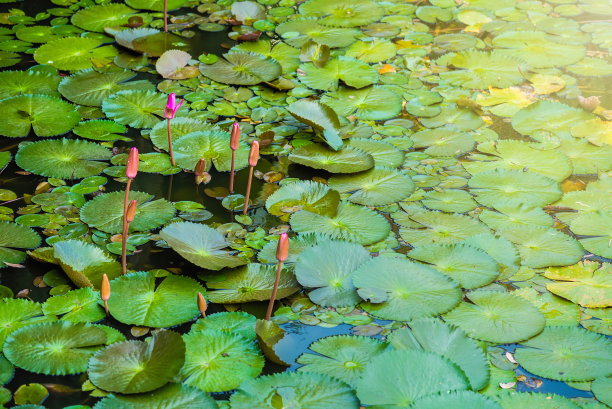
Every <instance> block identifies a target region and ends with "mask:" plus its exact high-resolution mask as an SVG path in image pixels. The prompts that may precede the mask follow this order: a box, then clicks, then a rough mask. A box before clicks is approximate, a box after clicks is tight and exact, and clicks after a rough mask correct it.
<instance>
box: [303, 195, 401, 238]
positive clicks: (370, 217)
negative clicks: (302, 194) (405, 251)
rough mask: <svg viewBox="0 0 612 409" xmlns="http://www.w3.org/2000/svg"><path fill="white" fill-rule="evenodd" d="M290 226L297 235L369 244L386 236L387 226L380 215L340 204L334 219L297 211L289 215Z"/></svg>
mask: <svg viewBox="0 0 612 409" xmlns="http://www.w3.org/2000/svg"><path fill="white" fill-rule="evenodd" d="M291 227H292V228H293V230H295V231H296V232H298V233H301V234H308V233H320V234H323V235H327V236H329V237H330V238H331V239H339V240H348V241H355V242H357V243H360V244H364V245H365V244H372V243H375V242H377V241H380V240H382V239H384V238H385V237H387V235H388V234H389V231H390V230H391V229H390V226H389V223H388V222H387V220H386V219H385V218H384V217H383V216H381V215H380V214H378V213H376V212H374V211H373V210H370V209H368V208H365V207H362V206H358V205H351V204H348V203H340V204H339V205H338V209H337V212H336V215H335V216H333V217H330V216H326V215H319V214H316V213H312V212H309V211H307V210H300V211H299V212H297V213H294V214H293V215H292V216H291Z"/></svg>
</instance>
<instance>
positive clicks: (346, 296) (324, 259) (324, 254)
mask: <svg viewBox="0 0 612 409" xmlns="http://www.w3.org/2000/svg"><path fill="white" fill-rule="evenodd" d="M369 258H370V256H369V252H368V251H367V250H366V249H364V248H363V247H362V246H361V245H359V244H356V243H348V242H342V241H321V242H319V243H318V244H317V245H316V246H314V247H310V248H308V249H306V250H304V251H303V252H302V253H301V254H300V255H299V257H298V259H297V262H296V264H295V275H296V278H297V279H298V281H299V282H300V284H301V285H302V286H304V287H308V288H314V290H312V291H310V292H309V293H308V296H309V297H310V299H311V300H312V301H313V302H314V303H316V304H319V305H321V306H323V307H349V306H354V305H356V304H357V303H359V301H360V298H359V296H358V295H357V292H356V289H355V287H354V286H353V282H352V277H353V273H354V271H355V270H356V269H357V268H358V267H359V266H360V265H361V264H362V263H364V262H366V261H368V260H369Z"/></svg>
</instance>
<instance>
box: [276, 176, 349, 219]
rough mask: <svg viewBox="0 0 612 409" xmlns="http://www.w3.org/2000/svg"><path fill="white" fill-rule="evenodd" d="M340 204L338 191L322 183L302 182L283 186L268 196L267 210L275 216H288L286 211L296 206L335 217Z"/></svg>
mask: <svg viewBox="0 0 612 409" xmlns="http://www.w3.org/2000/svg"><path fill="white" fill-rule="evenodd" d="M339 203H340V194H339V193H338V192H337V191H335V190H333V189H331V188H329V187H328V186H326V185H324V184H322V183H317V182H312V181H309V180H303V181H302V180H300V181H296V182H294V183H289V184H286V185H283V186H282V187H281V188H280V189H278V190H277V191H275V192H274V193H272V194H271V195H270V196H268V199H266V208H267V209H268V212H270V214H273V215H275V216H282V215H284V214H287V212H286V211H284V210H286V209H287V208H293V207H294V206H298V207H299V209H300V210H302V209H303V210H307V211H309V212H312V213H318V214H324V215H328V216H333V213H334V212H335V210H336V208H337V207H338V204H339Z"/></svg>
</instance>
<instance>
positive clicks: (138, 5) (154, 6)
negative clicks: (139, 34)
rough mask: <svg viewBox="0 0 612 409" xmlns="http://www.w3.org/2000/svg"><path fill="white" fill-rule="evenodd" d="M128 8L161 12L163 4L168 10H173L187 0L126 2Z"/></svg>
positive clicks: (135, 0)
mask: <svg viewBox="0 0 612 409" xmlns="http://www.w3.org/2000/svg"><path fill="white" fill-rule="evenodd" d="M125 3H126V4H127V5H128V6H130V7H134V8H135V9H144V10H153V11H163V10H164V3H165V4H166V6H167V7H168V10H175V9H178V8H179V7H182V6H183V5H185V4H186V3H187V0H167V2H165V1H164V0H126V2H125Z"/></svg>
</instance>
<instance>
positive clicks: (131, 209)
mask: <svg viewBox="0 0 612 409" xmlns="http://www.w3.org/2000/svg"><path fill="white" fill-rule="evenodd" d="M137 206H138V202H137V201H136V200H132V201H131V202H130V204H129V205H128V208H127V213H126V214H125V219H126V221H127V222H128V223H132V220H134V216H136V207H137Z"/></svg>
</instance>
